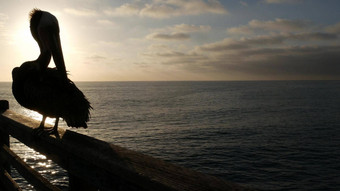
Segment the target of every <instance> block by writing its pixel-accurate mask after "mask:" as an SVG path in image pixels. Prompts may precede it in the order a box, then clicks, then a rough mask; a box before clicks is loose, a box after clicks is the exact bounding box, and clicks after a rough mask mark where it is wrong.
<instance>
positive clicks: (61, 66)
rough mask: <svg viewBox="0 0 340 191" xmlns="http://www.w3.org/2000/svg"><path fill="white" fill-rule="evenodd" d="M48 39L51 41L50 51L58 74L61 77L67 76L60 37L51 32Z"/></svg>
mask: <svg viewBox="0 0 340 191" xmlns="http://www.w3.org/2000/svg"><path fill="white" fill-rule="evenodd" d="M49 41H50V42H51V43H50V44H49V45H50V46H49V48H50V51H51V53H52V56H53V61H54V63H55V65H56V67H57V69H58V71H59V74H60V75H61V76H62V77H63V78H67V74H66V67H65V62H64V56H63V51H62V48H61V42H60V37H59V34H58V33H52V34H51V35H50V37H49Z"/></svg>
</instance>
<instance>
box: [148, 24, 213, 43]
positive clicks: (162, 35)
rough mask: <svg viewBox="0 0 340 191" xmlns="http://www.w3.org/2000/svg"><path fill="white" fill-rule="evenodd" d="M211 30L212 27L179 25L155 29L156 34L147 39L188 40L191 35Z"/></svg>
mask: <svg viewBox="0 0 340 191" xmlns="http://www.w3.org/2000/svg"><path fill="white" fill-rule="evenodd" d="M210 30H211V27H210V26H207V25H188V24H179V25H174V26H168V27H164V28H159V29H154V31H155V32H153V33H151V34H149V35H148V36H147V37H146V38H147V39H156V40H187V39H190V37H191V36H190V33H199V32H208V31H210Z"/></svg>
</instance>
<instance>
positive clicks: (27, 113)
mask: <svg viewBox="0 0 340 191" xmlns="http://www.w3.org/2000/svg"><path fill="white" fill-rule="evenodd" d="M23 112H24V115H25V116H27V117H29V118H32V119H35V120H37V121H39V122H41V120H42V115H41V114H40V113H38V112H35V111H32V110H28V109H25V110H24V111H23ZM54 122H55V118H49V117H47V118H46V120H45V124H49V125H54Z"/></svg>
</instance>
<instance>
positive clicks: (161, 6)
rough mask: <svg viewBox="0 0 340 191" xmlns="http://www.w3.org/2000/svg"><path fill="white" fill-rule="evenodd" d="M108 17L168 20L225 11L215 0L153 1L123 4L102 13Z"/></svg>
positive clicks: (224, 12) (225, 12)
mask: <svg viewBox="0 0 340 191" xmlns="http://www.w3.org/2000/svg"><path fill="white" fill-rule="evenodd" d="M104 13H105V14H107V15H110V16H135V15H138V16H141V17H150V18H157V19H163V18H170V17H175V16H182V15H199V14H207V13H210V14H227V10H226V9H225V8H224V6H223V5H222V4H221V3H220V2H219V1H217V0H208V1H203V0H166V1H158V0H155V1H153V2H152V3H145V4H142V3H141V2H140V1H136V2H134V3H125V4H123V5H121V6H120V7H117V8H112V7H111V8H108V9H106V10H105V11H104Z"/></svg>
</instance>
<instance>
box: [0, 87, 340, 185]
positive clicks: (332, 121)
mask: <svg viewBox="0 0 340 191" xmlns="http://www.w3.org/2000/svg"><path fill="white" fill-rule="evenodd" d="M76 85H77V86H78V87H79V88H80V89H81V90H82V91H83V92H84V94H85V95H86V96H87V97H88V99H89V100H90V102H91V103H92V106H93V108H94V110H93V111H92V114H91V116H92V118H91V120H90V122H89V124H88V126H89V128H88V129H71V128H68V127H66V124H65V123H64V122H62V123H60V126H64V127H65V128H67V129H69V130H72V131H77V132H79V133H82V134H86V135H88V136H92V137H95V138H98V139H101V140H104V141H107V142H110V143H113V144H116V145H120V146H123V147H126V148H129V149H132V150H135V151H139V152H141V153H144V154H148V155H151V156H154V157H157V158H161V159H163V160H166V161H169V162H171V163H175V164H178V165H181V166H184V167H187V168H191V169H195V170H197V171H200V172H203V173H207V174H211V175H214V176H217V177H220V178H222V179H225V180H228V181H233V182H236V183H239V184H241V185H245V186H249V187H253V188H257V189H261V190H340V81H239V82H237V81H235V82H229V81H228V82H226V81H218V82H76ZM0 99H6V100H8V101H9V102H10V109H11V110H14V111H16V112H18V113H21V114H24V115H28V116H31V117H33V118H36V119H38V120H40V117H41V116H39V115H37V114H36V113H34V112H32V111H29V110H26V109H24V108H22V107H21V106H19V105H18V104H17V102H16V101H15V99H14V97H13V96H12V93H11V83H0ZM47 122H49V123H53V119H49V120H48V121H47ZM11 147H12V149H13V150H14V151H15V152H16V153H17V154H18V155H19V156H20V157H22V158H23V159H24V160H25V161H26V162H27V163H28V164H29V165H30V166H32V167H33V168H35V169H37V170H38V171H39V172H40V173H42V174H43V175H44V176H45V177H47V178H48V179H49V180H51V181H52V182H53V183H54V184H56V185H58V186H60V187H61V188H63V189H65V190H67V183H68V182H67V181H68V179H67V173H66V172H65V171H64V170H62V169H60V168H59V167H58V166H57V165H55V164H54V163H53V162H51V161H50V160H48V159H46V157H44V156H43V155H40V154H39V153H37V152H35V151H34V150H32V149H29V148H27V147H24V146H22V144H20V143H18V141H16V140H15V139H11ZM12 173H13V176H14V177H15V180H16V181H17V182H19V184H21V185H23V187H24V188H25V189H26V190H32V186H30V185H29V184H27V183H26V182H25V180H24V179H23V178H21V177H20V176H19V175H18V174H17V173H16V172H15V170H13V172H12ZM25 189H24V190H25Z"/></svg>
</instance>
